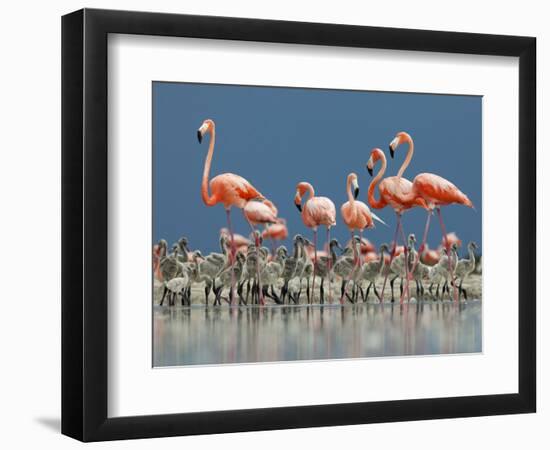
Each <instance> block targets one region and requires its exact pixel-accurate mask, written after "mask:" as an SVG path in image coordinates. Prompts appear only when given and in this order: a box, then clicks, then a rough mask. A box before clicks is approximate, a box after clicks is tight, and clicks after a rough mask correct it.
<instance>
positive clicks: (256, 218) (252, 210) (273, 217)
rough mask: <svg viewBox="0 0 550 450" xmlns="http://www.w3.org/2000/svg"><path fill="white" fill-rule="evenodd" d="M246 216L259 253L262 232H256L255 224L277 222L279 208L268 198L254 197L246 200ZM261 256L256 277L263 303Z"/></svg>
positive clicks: (244, 211)
mask: <svg viewBox="0 0 550 450" xmlns="http://www.w3.org/2000/svg"><path fill="white" fill-rule="evenodd" d="M243 213H244V217H245V218H246V221H247V222H248V224H249V225H250V228H252V234H253V235H254V237H255V246H256V254H257V255H259V251H260V240H259V236H260V233H257V232H256V229H255V228H254V226H255V225H266V224H273V223H277V208H276V207H275V205H274V204H273V203H272V202H271V201H269V200H267V199H252V200H249V201H248V202H246V205H245V207H244V209H243ZM258 260H259V258H257V259H256V277H257V279H258V283H257V285H258V293H259V298H260V304H261V305H263V304H264V303H265V302H264V295H263V290H262V281H261V279H260V266H259V264H258V262H259V261H258Z"/></svg>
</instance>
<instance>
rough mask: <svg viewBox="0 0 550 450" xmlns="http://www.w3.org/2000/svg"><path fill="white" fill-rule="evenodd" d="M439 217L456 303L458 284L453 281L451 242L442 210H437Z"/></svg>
mask: <svg viewBox="0 0 550 450" xmlns="http://www.w3.org/2000/svg"><path fill="white" fill-rule="evenodd" d="M437 217H438V218H439V225H440V226H441V232H442V233H443V239H445V248H446V249H447V256H448V258H447V260H448V261H449V276H450V277H451V282H452V283H451V284H452V285H453V298H454V301H455V302H458V295H457V294H458V291H457V289H456V283H455V282H454V281H453V270H452V263H451V251H450V250H451V247H450V246H449V241H448V240H447V230H446V229H445V224H444V223H443V217H442V216H441V208H439V207H438V208H437Z"/></svg>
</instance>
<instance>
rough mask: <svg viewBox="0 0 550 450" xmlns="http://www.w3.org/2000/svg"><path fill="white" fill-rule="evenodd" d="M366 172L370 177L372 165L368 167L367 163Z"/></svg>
mask: <svg viewBox="0 0 550 450" xmlns="http://www.w3.org/2000/svg"><path fill="white" fill-rule="evenodd" d="M367 172H368V173H369V175H370V176H371V177H372V167H370V166H369V165H368V164H367Z"/></svg>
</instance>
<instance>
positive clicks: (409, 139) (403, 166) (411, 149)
mask: <svg viewBox="0 0 550 450" xmlns="http://www.w3.org/2000/svg"><path fill="white" fill-rule="evenodd" d="M406 142H408V143H409V150H408V151H407V156H406V158H405V161H403V164H401V168H400V169H399V172H397V177H398V178H401V177H402V176H403V173H405V169H407V167H408V166H409V164H410V163H411V160H412V157H413V153H414V142H413V140H412V137H410V136H407V138H406Z"/></svg>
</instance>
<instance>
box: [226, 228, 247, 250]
mask: <svg viewBox="0 0 550 450" xmlns="http://www.w3.org/2000/svg"><path fill="white" fill-rule="evenodd" d="M221 236H226V237H227V239H228V240H229V241H231V233H229V230H228V229H227V228H220V237H221ZM233 241H234V242H235V248H236V249H238V248H239V247H248V244H250V239H248V238H247V237H245V236H243V235H242V234H239V233H233Z"/></svg>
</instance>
